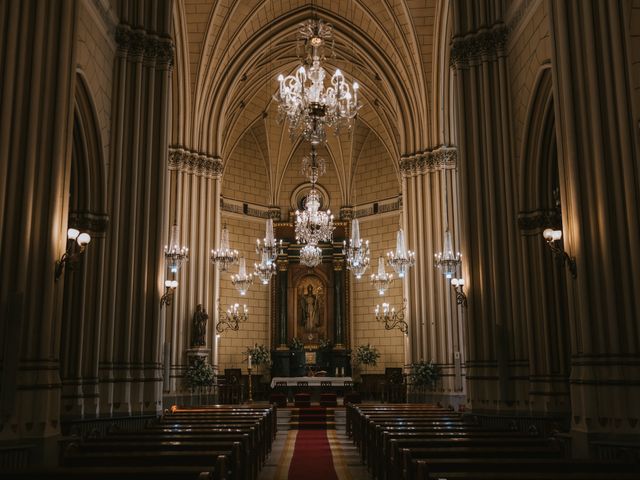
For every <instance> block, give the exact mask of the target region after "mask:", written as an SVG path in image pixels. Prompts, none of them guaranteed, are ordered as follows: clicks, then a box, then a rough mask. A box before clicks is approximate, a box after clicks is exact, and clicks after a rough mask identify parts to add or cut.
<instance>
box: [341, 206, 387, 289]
mask: <svg viewBox="0 0 640 480" xmlns="http://www.w3.org/2000/svg"><path fill="white" fill-rule="evenodd" d="M342 254H343V255H345V256H346V260H347V268H348V269H349V270H351V271H352V272H353V274H354V275H355V277H356V278H357V279H358V280H360V279H361V278H362V275H363V274H364V272H366V270H367V268H369V262H370V259H369V240H362V239H361V238H360V223H359V222H358V219H357V218H354V219H353V220H351V239H349V246H347V241H346V240H345V241H344V242H343V247H342ZM382 268H383V269H384V264H383V266H382Z"/></svg>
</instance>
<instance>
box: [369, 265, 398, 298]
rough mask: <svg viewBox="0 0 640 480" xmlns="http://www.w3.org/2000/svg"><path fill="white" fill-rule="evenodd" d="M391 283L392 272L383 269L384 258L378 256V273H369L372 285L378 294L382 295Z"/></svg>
mask: <svg viewBox="0 0 640 480" xmlns="http://www.w3.org/2000/svg"><path fill="white" fill-rule="evenodd" d="M392 283H393V274H392V273H387V272H385V270H384V258H382V257H379V258H378V273H374V274H372V275H371V284H372V285H373V286H374V288H375V289H376V290H378V293H379V294H380V295H384V292H386V291H387V289H388V288H389V287H390V286H391V284H392Z"/></svg>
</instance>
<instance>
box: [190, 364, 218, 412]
mask: <svg viewBox="0 0 640 480" xmlns="http://www.w3.org/2000/svg"><path fill="white" fill-rule="evenodd" d="M184 378H185V382H186V383H187V387H189V390H190V391H191V392H192V393H196V394H197V395H199V396H201V395H202V394H203V393H206V390H207V389H208V388H209V387H210V386H211V385H213V383H214V379H215V373H214V371H213V366H211V365H210V364H209V363H208V362H207V361H206V359H205V358H203V357H196V358H195V359H194V360H193V363H192V364H191V365H189V367H188V368H187V371H186V372H185V374H184ZM198 402H199V401H198Z"/></svg>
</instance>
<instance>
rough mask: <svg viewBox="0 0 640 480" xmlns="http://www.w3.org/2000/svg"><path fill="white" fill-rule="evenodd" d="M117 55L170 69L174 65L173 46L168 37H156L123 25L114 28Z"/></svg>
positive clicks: (153, 34)
mask: <svg viewBox="0 0 640 480" xmlns="http://www.w3.org/2000/svg"><path fill="white" fill-rule="evenodd" d="M115 37H116V43H117V45H118V55H119V56H121V57H131V58H132V59H133V60H135V61H140V60H142V59H143V58H144V61H145V63H146V64H153V63H156V64H157V65H158V66H160V67H165V68H171V67H172V66H173V63H174V56H175V45H174V43H173V40H171V38H168V37H158V35H156V34H155V33H149V32H147V31H145V30H143V29H132V28H131V26H129V25H126V24H124V23H122V24H120V25H118V26H117V27H116V32H115Z"/></svg>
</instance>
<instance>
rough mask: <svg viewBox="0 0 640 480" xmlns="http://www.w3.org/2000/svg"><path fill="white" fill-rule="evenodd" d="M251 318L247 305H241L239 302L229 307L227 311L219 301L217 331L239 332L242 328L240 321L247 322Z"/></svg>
mask: <svg viewBox="0 0 640 480" xmlns="http://www.w3.org/2000/svg"><path fill="white" fill-rule="evenodd" d="M248 318H249V309H248V308H247V306H246V305H242V307H240V305H239V304H237V303H236V304H234V305H232V306H230V307H229V308H227V311H226V312H224V311H222V309H221V308H220V303H219V301H218V323H217V324H216V331H217V332H218V333H222V332H224V331H225V330H233V331H234V332H237V331H238V330H240V323H241V322H246V321H247V319H248Z"/></svg>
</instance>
